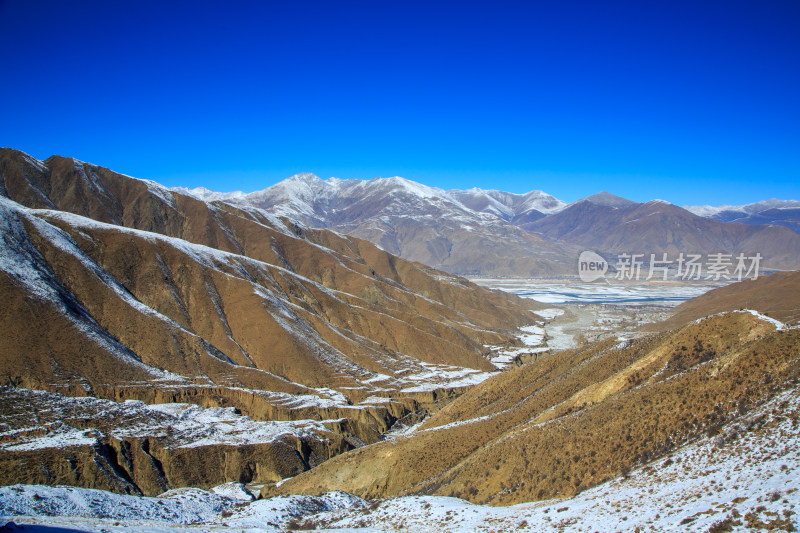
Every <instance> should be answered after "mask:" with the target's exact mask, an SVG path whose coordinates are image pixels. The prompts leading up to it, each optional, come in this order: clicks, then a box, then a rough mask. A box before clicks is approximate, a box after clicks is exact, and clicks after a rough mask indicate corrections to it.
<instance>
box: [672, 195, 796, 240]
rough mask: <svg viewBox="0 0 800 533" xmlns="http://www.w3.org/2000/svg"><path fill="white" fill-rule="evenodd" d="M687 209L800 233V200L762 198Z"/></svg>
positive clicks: (722, 219) (704, 215) (722, 218)
mask: <svg viewBox="0 0 800 533" xmlns="http://www.w3.org/2000/svg"><path fill="white" fill-rule="evenodd" d="M685 209H686V210H688V211H691V212H692V213H694V214H695V215H698V216H701V217H706V218H713V219H715V220H720V221H722V222H741V223H742V224H750V225H764V224H771V225H775V226H783V227H786V228H789V229H790V230H792V231H794V232H796V233H800V200H777V199H775V198H772V199H770V200H762V201H760V202H754V203H752V204H745V205H720V206H711V205H691V206H686V207H685Z"/></svg>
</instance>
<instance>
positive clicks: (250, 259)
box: [0, 149, 537, 482]
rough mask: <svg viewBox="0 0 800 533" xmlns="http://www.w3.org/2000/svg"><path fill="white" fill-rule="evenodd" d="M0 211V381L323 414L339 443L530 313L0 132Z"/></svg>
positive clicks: (437, 276) (429, 399)
mask: <svg viewBox="0 0 800 533" xmlns="http://www.w3.org/2000/svg"><path fill="white" fill-rule="evenodd" d="M5 196H7V197H8V198H6V197H5ZM9 198H10V199H9ZM12 200H19V201H20V202H24V203H25V204H27V205H28V206H29V207H27V208H26V207H23V206H22V205H20V204H19V203H16V202H15V201H12ZM0 211H2V213H1V214H0V230H1V231H2V236H3V238H2V241H0V291H2V292H0V294H2V296H3V300H2V301H3V306H1V307H0V319H2V323H3V334H2V335H0V375H2V376H3V384H4V385H11V386H14V387H25V388H32V389H44V390H48V391H57V392H60V393H64V394H67V395H70V396H84V395H92V396H96V397H99V398H108V399H112V400H117V401H120V400H126V399H139V400H143V401H146V402H148V403H171V402H188V403H195V404H199V405H203V406H232V407H236V408H237V409H239V410H240V411H241V412H242V413H243V414H245V415H248V416H250V417H252V418H253V419H255V420H300V419H309V418H310V419H316V420H326V421H327V422H326V423H327V424H328V426H327V427H329V429H330V431H333V432H335V433H336V434H337V435H342V436H343V437H344V438H345V439H347V441H346V445H345V446H344V447H343V448H337V450H339V451H342V450H343V449H347V448H352V447H353V446H360V445H362V444H364V443H370V442H375V441H377V440H380V438H381V437H380V434H381V433H384V432H385V431H387V430H388V429H389V427H390V426H391V425H392V424H393V423H394V422H395V421H396V420H398V419H400V418H402V417H404V416H407V415H409V414H412V413H416V415H414V416H422V415H423V414H424V413H427V412H431V411H434V410H436V409H438V408H439V407H440V406H441V405H442V404H444V403H446V402H447V401H449V400H451V399H452V398H453V397H455V396H457V395H459V394H461V393H462V392H463V391H464V390H466V388H467V387H468V386H469V385H470V383H472V382H474V380H473V378H475V377H476V375H478V374H479V371H488V370H494V367H493V366H492V365H491V364H490V363H489V362H488V360H487V359H486V357H485V353H486V352H488V350H487V348H485V345H498V344H504V343H511V344H514V342H515V334H516V328H517V327H519V326H523V325H527V324H530V323H532V322H533V321H534V320H536V318H537V317H536V316H535V315H534V314H532V313H531V312H530V309H531V308H533V307H534V306H535V304H532V303H531V302H529V301H525V300H521V299H519V298H517V297H514V296H511V295H508V294H504V293H500V292H492V291H488V290H486V289H483V288H480V287H478V286H476V285H474V284H472V283H470V282H468V281H467V280H465V279H463V278H458V277H455V276H452V275H448V274H445V273H443V272H439V271H435V270H432V269H429V268H427V267H424V266H422V265H419V264H416V263H411V262H408V261H405V260H402V259H399V258H397V257H394V256H392V255H390V254H388V253H386V252H384V251H382V250H380V249H378V248H376V247H375V246H374V245H372V244H370V243H368V242H366V241H362V240H358V239H354V238H348V237H343V236H341V235H338V234H335V233H333V232H329V231H324V230H308V229H306V228H302V227H299V226H297V225H295V224H293V223H291V222H289V221H287V220H285V219H284V220H281V219H276V218H274V217H270V216H268V215H265V214H264V213H263V212H260V211H258V210H241V209H237V208H234V207H231V206H227V205H223V204H216V205H214V204H208V203H205V202H202V201H199V200H197V199H195V198H193V197H190V196H184V195H180V194H176V193H173V192H171V191H168V190H166V189H164V188H163V187H161V186H159V185H158V184H155V183H152V182H144V181H141V180H136V179H134V178H129V177H126V176H122V175H119V174H116V173H114V172H111V171H110V170H107V169H103V168H100V167H96V166H93V165H88V164H85V163H80V162H77V161H74V160H72V159H67V158H60V157H53V158H50V159H48V160H47V161H46V162H41V161H36V160H35V159H32V158H30V157H28V156H26V155H25V154H22V153H21V152H16V151H13V150H8V149H3V150H0ZM478 377H480V376H478ZM471 380H472V381H471ZM336 453H338V451H337V452H336ZM58 457H61V456H58ZM58 457H56V456H54V459H53V460H54V461H60V460H63V457H61V459H58ZM265 460H266V459H265ZM59 465H60V466H59ZM51 466H53V467H54V468H65V469H67V470H69V468H70V467H69V464H66V465H64V464H61V463H58V465H56V464H53V465H51ZM259 468H261V471H263V472H264V473H268V474H269V475H273V474H274V471H272V470H270V468H271V467H268V465H266V464H261V466H260V467H259ZM11 471H13V469H11V470H9V471H8V472H11ZM70 472H72V473H71V474H69V475H78V474H76V473H75V472H74V471H71V470H70ZM270 472H271V473H270ZM65 475H66V474H65ZM265 475H267V474H265ZM65 479H66V478H65ZM264 479H268V476H267V477H266V478H265V477H263V476H262V477H261V480H262V481H263V480H264ZM4 481H5V482H15V481H14V479H5V480H4Z"/></svg>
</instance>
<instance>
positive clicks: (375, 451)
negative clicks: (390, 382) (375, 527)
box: [265, 313, 800, 505]
mask: <svg viewBox="0 0 800 533" xmlns="http://www.w3.org/2000/svg"><path fill="white" fill-rule="evenodd" d="M798 345H800V330H788V331H787V330H784V331H775V328H774V326H773V325H771V324H769V323H767V322H765V321H763V320H761V319H759V318H757V317H755V316H753V315H751V314H748V313H732V314H727V315H723V316H718V317H713V318H710V319H708V320H705V321H702V322H701V323H699V324H695V323H692V324H689V325H687V326H684V327H682V328H679V329H676V330H672V331H670V332H666V333H660V334H656V335H652V336H650V337H646V338H642V339H639V340H636V341H633V342H631V343H630V344H629V345H627V346H624V347H620V346H614V345H613V343H612V341H604V342H600V343H595V344H592V345H589V346H587V347H584V348H581V349H577V350H570V351H565V352H560V353H554V354H548V355H545V356H542V357H540V358H539V360H538V361H536V362H534V363H531V364H529V365H526V366H523V367H520V368H518V369H515V370H512V371H509V372H504V373H502V374H500V375H498V376H496V377H494V378H491V379H490V380H487V381H486V382H484V383H482V384H480V385H478V386H476V387H475V388H474V389H472V390H470V391H469V392H468V393H467V394H465V395H463V396H461V397H460V398H458V399H457V400H455V401H454V402H452V403H451V404H449V405H448V406H447V407H445V408H444V409H442V410H441V411H440V412H439V413H437V414H436V415H434V416H433V417H432V418H430V419H429V420H428V421H427V422H426V423H425V424H424V425H423V426H422V428H421V429H419V430H418V431H417V432H416V433H414V434H412V435H411V436H409V437H407V438H402V439H397V440H394V441H390V442H384V443H379V444H376V445H373V446H369V447H366V448H361V449H358V450H354V451H351V452H348V453H346V454H343V455H341V456H338V457H336V458H333V459H331V460H330V461H327V462H326V463H324V464H322V465H321V466H319V467H317V468H316V469H314V470H311V471H309V472H305V473H303V474H301V475H299V476H297V477H295V478H293V479H291V480H289V481H287V482H285V483H284V484H282V485H281V487H280V489H278V490H275V489H265V493H267V494H272V493H275V492H280V493H286V494H288V493H319V492H324V491H327V490H334V489H335V490H344V491H347V492H351V493H354V494H357V495H360V496H362V497H367V498H382V497H390V496H397V495H403V494H436V495H443V496H458V497H461V498H465V499H468V500H470V501H472V502H480V503H490V504H494V505H510V504H516V503H521V502H526V501H531V500H539V499H546V498H552V497H565V496H569V495H572V494H575V493H576V492H577V491H580V490H584V489H585V488H587V487H591V486H594V485H597V484H599V483H601V482H603V481H605V480H607V479H610V478H613V477H614V476H618V475H620V474H621V473H622V474H624V473H625V472H627V471H628V470H629V469H630V468H631V467H633V466H636V465H641V464H645V463H648V462H650V461H652V460H654V459H656V458H658V457H662V456H664V455H665V454H667V453H669V452H670V451H672V450H674V449H676V448H677V447H678V446H680V445H682V444H684V443H687V442H690V441H692V440H694V439H696V438H698V437H700V436H702V435H706V434H713V432H715V431H716V430H717V429H718V428H719V427H720V426H721V425H722V424H723V423H725V422H728V421H731V420H733V419H736V418H741V417H744V416H746V413H747V412H748V411H749V410H750V409H751V408H752V407H753V406H755V405H758V404H760V403H761V402H763V401H765V400H766V399H768V398H771V397H773V396H774V395H775V394H777V393H778V392H779V391H780V390H782V389H785V388H786V387H795V386H797V383H798V379H800V355H798V349H797V348H798Z"/></svg>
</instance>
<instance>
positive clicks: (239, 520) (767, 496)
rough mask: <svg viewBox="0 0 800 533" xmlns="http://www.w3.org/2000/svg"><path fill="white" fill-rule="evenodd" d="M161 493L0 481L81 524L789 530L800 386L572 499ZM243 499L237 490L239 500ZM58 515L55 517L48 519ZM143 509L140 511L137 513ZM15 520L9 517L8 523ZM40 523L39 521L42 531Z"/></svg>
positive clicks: (2, 505)
mask: <svg viewBox="0 0 800 533" xmlns="http://www.w3.org/2000/svg"><path fill="white" fill-rule="evenodd" d="M215 490H217V492H219V494H217V493H214V492H208V491H202V490H199V489H181V490H176V491H170V492H169V493H166V494H164V495H162V496H160V497H158V498H138V497H135V496H120V495H116V494H111V493H107V492H103V491H96V490H89V489H78V488H72V487H45V486H32V485H16V486H11V487H3V488H0V516H2V517H3V518H0V524H3V523H5V524H6V525H5V527H6V528H7V529H5V530H8V531H15V530H16V531H35V530H36V529H35V526H39V527H41V526H46V527H59V528H67V529H74V530H79V531H97V532H99V531H140V532H145V531H148V532H150V531H163V532H193V533H194V532H200V531H229V530H230V531H234V530H235V531H281V530H287V529H292V528H304V529H312V530H313V529H318V530H336V531H364V532H367V531H420V532H428V531H429V532H439V531H509V530H520V531H633V530H635V529H637V528H640V530H641V531H665V530H676V531H740V530H741V531H744V530H752V529H756V530H758V529H765V530H772V531H795V530H796V529H797V527H798V525H799V524H798V512H799V511H800V390H798V389H797V388H795V389H791V390H789V391H786V392H784V393H782V394H780V395H779V396H777V397H776V398H774V399H773V400H771V401H770V402H768V403H766V404H764V405H762V406H761V407H760V408H758V409H756V410H754V411H751V412H750V413H749V414H748V415H747V416H746V417H745V418H740V419H738V420H736V421H735V422H733V423H731V424H728V425H727V426H725V427H723V428H722V430H721V431H720V432H719V433H718V434H716V435H713V436H708V437H705V438H703V439H701V440H699V441H696V442H694V443H692V444H690V445H688V446H686V447H684V448H683V449H680V450H678V451H677V452H675V453H673V454H671V455H670V456H669V457H667V458H662V459H660V460H658V461H655V462H653V463H651V464H649V465H645V466H644V467H642V468H639V469H637V470H634V471H632V472H631V473H630V474H629V475H628V476H627V477H622V478H617V479H615V480H612V481H609V482H607V483H604V484H602V485H599V486H597V487H594V488H592V489H589V490H586V491H584V492H582V493H580V494H578V495H576V496H574V497H572V498H567V499H561V500H548V501H543V502H536V503H528V504H521V505H515V506H511V507H489V506H482V505H474V504H471V503H469V502H466V501H464V500H460V499H457V498H447V497H432V496H409V497H401V498H394V499H387V500H376V501H373V502H367V501H364V500H362V499H360V498H357V497H355V496H351V495H347V494H344V493H328V494H325V495H323V496H320V497H311V496H281V497H275V498H270V499H264V500H258V501H254V502H249V501H247V500H248V499H249V496H248V495H247V493H246V492H245V491H243V490H242V489H241V488H240V487H237V486H236V485H232V484H229V485H227V486H224V487H220V488H217V489H215ZM236 498H240V499H236ZM54 515H58V516H54ZM141 518H147V520H142V519H141ZM12 523H13V524H15V525H12ZM40 531H45V529H40Z"/></svg>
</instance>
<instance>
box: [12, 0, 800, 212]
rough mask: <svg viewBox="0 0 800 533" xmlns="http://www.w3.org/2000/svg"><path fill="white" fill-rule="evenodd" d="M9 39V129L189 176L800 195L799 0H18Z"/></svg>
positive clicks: (15, 140)
mask: <svg viewBox="0 0 800 533" xmlns="http://www.w3.org/2000/svg"><path fill="white" fill-rule="evenodd" d="M0 54H1V55H2V58H3V59H2V65H3V66H2V82H0V97H1V98H2V102H3V111H2V114H0V145H2V146H10V147H13V148H17V149H20V150H23V151H26V152H28V153H30V154H32V155H33V156H35V157H38V158H42V159H43V158H46V157H48V156H50V155H51V154H59V155H68V156H74V157H77V158H79V159H83V160H86V161H91V162H93V163H97V164H100V165H103V166H106V167H110V168H112V169H114V170H118V171H120V172H124V173H127V174H131V175H134V176H137V177H143V178H150V179H154V180H157V181H159V182H162V183H164V184H166V185H169V186H174V185H185V186H190V187H196V186H200V185H203V186H206V187H208V188H211V189H215V190H235V189H241V190H245V191H251V190H257V189H262V188H264V187H267V186H269V185H271V184H273V183H276V182H277V181H279V180H281V179H283V178H285V177H287V176H289V175H292V174H295V173H297V172H302V171H307V172H313V173H315V174H317V175H319V176H320V177H323V178H326V177H330V176H336V177H341V178H351V177H352V178H371V177H375V176H393V175H400V176H404V177H407V178H409V179H413V180H416V181H420V182H422V183H425V184H428V185H433V186H439V187H443V188H469V187H474V186H477V187H482V188H498V189H503V190H509V191H512V192H524V191H527V190H531V189H542V190H545V191H547V192H549V193H551V194H554V195H555V196H557V197H559V198H562V199H564V200H567V201H571V200H575V199H577V198H580V197H583V196H587V195H589V194H592V193H595V192H597V191H599V190H601V189H607V190H609V191H611V192H614V193H616V194H620V195H622V196H627V197H629V198H631V199H633V200H639V201H644V200H648V199H652V198H662V199H665V200H669V201H671V202H673V203H677V204H679V205H683V204H695V203H712V204H721V203H732V204H736V203H745V202H749V201H755V200H759V199H765V198H769V197H778V198H794V199H800V1H798V0H783V1H775V0H758V1H755V0H750V1H744V2H743V1H737V0H726V1H716V2H714V1H703V0H694V1H680V0H678V1H659V2H650V1H642V0H637V1H630V2H616V1H597V0H593V1H584V2H576V1H570V0H566V1H561V0H559V1H528V2H503V1H491V2H490V1H486V2H469V1H460V2H455V1H454V2H435V1H425V2H411V1H404V2H378V1H370V2H305V1H281V2H273V1H262V2H236V1H232V2H219V1H217V2H202V1H198V2H185V3H180V2H165V1H160V2H138V1H137V2H116V1H108V0H104V1H102V2H84V1H80V0H76V1H70V2H67V1H58V2H53V1H37V0H0Z"/></svg>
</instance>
